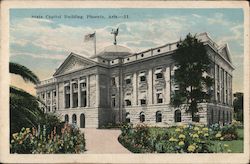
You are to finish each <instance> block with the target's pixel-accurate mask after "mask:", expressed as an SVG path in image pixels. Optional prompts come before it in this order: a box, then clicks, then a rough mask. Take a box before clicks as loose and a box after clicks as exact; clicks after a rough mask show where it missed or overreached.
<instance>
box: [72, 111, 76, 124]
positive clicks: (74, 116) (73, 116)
mask: <svg viewBox="0 0 250 164" xmlns="http://www.w3.org/2000/svg"><path fill="white" fill-rule="evenodd" d="M76 123H77V122H76V114H73V115H72V124H75V125H76Z"/></svg>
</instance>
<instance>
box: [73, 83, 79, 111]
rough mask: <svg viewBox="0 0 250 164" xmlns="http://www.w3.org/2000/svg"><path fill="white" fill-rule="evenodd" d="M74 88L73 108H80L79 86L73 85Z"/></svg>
mask: <svg viewBox="0 0 250 164" xmlns="http://www.w3.org/2000/svg"><path fill="white" fill-rule="evenodd" d="M72 88H73V106H72V107H73V108H76V107H77V106H78V84H77V83H73V84H72Z"/></svg>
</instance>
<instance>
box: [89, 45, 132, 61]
mask: <svg viewBox="0 0 250 164" xmlns="http://www.w3.org/2000/svg"><path fill="white" fill-rule="evenodd" d="M131 54H132V51H131V50H130V49H129V48H127V47H124V46H120V45H111V46H107V47H105V48H104V50H103V51H101V52H100V53H98V54H97V55H94V56H92V57H91V58H96V57H102V58H105V59H109V60H113V59H117V58H125V57H126V56H128V55H131Z"/></svg>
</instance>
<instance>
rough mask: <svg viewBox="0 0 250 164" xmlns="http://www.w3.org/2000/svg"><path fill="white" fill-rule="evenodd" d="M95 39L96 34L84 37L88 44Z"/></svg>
mask: <svg viewBox="0 0 250 164" xmlns="http://www.w3.org/2000/svg"><path fill="white" fill-rule="evenodd" d="M94 38H95V32H94V33H93V34H87V35H85V36H84V41H85V42H87V41H90V40H93V39H94Z"/></svg>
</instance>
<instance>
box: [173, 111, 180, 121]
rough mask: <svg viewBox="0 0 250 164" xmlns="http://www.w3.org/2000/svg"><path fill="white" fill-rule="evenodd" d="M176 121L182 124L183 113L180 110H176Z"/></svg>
mask: <svg viewBox="0 0 250 164" xmlns="http://www.w3.org/2000/svg"><path fill="white" fill-rule="evenodd" d="M174 121H175V122H181V111H180V110H176V111H175V112H174Z"/></svg>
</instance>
